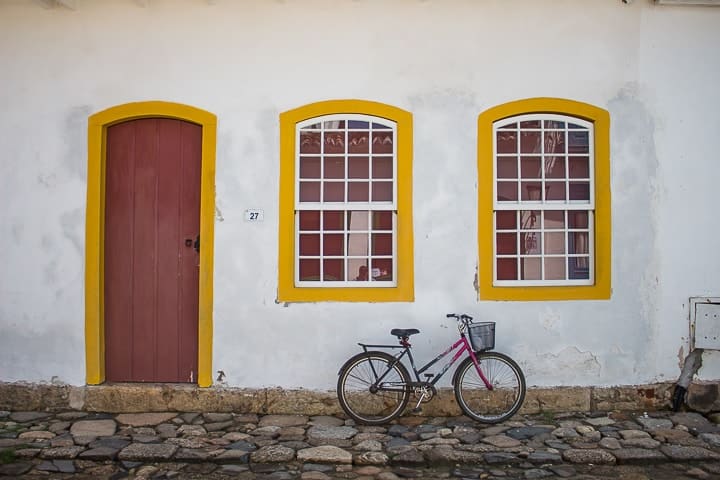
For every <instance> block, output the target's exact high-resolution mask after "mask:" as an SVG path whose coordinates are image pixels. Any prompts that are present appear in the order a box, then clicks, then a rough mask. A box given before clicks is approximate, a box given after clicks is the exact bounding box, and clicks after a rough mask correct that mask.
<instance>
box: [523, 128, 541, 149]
mask: <svg viewBox="0 0 720 480" xmlns="http://www.w3.org/2000/svg"><path fill="white" fill-rule="evenodd" d="M541 151H542V149H541V148H540V132H520V152H522V153H540V152H541Z"/></svg>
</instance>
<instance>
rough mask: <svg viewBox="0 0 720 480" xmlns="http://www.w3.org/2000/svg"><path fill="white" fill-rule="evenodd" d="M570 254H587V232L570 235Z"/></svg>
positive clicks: (588, 244) (588, 246) (588, 245)
mask: <svg viewBox="0 0 720 480" xmlns="http://www.w3.org/2000/svg"><path fill="white" fill-rule="evenodd" d="M570 240H571V242H570V252H569V253H588V251H589V250H588V249H589V248H590V243H589V242H588V233H587V232H572V233H570Z"/></svg>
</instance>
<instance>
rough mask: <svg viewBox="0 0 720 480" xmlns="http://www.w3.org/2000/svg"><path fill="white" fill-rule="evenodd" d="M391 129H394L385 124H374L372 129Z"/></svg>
mask: <svg viewBox="0 0 720 480" xmlns="http://www.w3.org/2000/svg"><path fill="white" fill-rule="evenodd" d="M391 128H392V127H390V126H388V125H384V124H382V123H373V124H372V129H373V130H390V129H391Z"/></svg>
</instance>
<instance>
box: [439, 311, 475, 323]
mask: <svg viewBox="0 0 720 480" xmlns="http://www.w3.org/2000/svg"><path fill="white" fill-rule="evenodd" d="M445 316H446V317H447V318H454V319H455V320H457V321H458V322H463V323H464V324H465V325H467V324H468V323H472V319H473V317H471V316H470V315H466V314H464V313H461V314H457V313H448V314H447V315H445Z"/></svg>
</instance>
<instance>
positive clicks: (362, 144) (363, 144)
mask: <svg viewBox="0 0 720 480" xmlns="http://www.w3.org/2000/svg"><path fill="white" fill-rule="evenodd" d="M369 136H370V133H369V132H349V133H348V152H349V153H368V151H369V148H368V145H369V144H370V141H369V140H368V137H369Z"/></svg>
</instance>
